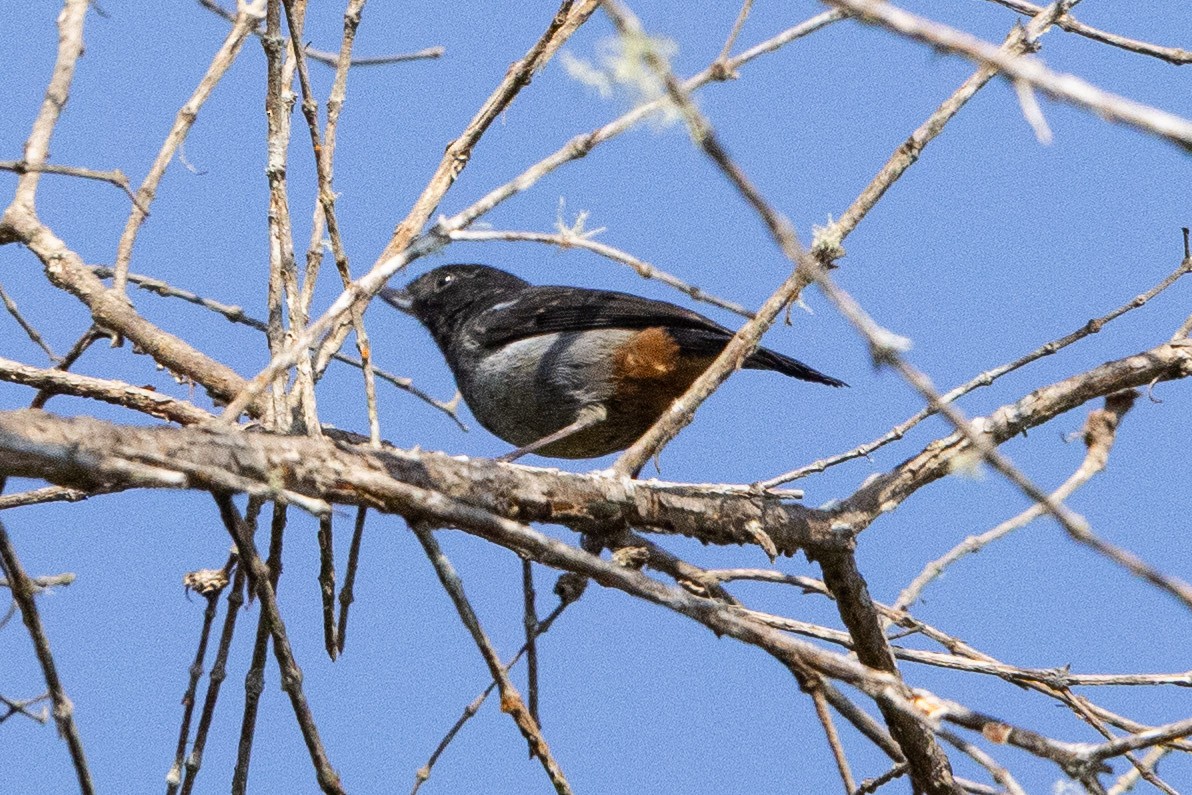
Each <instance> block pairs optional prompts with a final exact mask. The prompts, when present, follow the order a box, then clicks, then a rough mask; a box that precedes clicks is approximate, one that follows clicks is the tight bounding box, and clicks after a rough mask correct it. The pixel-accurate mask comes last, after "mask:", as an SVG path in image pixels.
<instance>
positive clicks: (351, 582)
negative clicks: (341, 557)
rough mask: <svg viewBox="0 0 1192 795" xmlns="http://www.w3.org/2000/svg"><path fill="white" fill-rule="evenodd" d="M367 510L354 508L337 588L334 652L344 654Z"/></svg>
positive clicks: (360, 507) (362, 507)
mask: <svg viewBox="0 0 1192 795" xmlns="http://www.w3.org/2000/svg"><path fill="white" fill-rule="evenodd" d="M367 516H368V508H366V507H365V506H363V505H361V506H359V507H357V508H356V522H355V525H354V527H353V528H352V545H351V546H350V547H349V548H348V568H347V570H345V571H344V584H343V585H341V586H340V588H339V624H338V625H336V629H335V642H336V651H337V652H338V653H339V654H343V653H344V644H345V643H346V642H347V641H346V639H347V637H348V609H349V608H350V607H351V606H352V602H353V601H355V585H356V570H357V568H359V566H360V544H361V542H362V541H363V540H364V520H365V518H366V517H367Z"/></svg>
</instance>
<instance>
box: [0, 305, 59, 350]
mask: <svg viewBox="0 0 1192 795" xmlns="http://www.w3.org/2000/svg"><path fill="white" fill-rule="evenodd" d="M0 301H3V302H4V308H5V309H7V310H8V314H10V315H12V317H13V319H14V320H16V322H17V325H19V326H20V327H21V328H22V329H23V330H24V332H25V335H26V336H28V337H29V339H30V340H32V341H33V344H34V345H36V346H37V347H39V348H41V349H42V351H44V352H45V355H46V356H48V357H50V361H51V362H53V363H54V364H60V363H61V362H62V357H61V356H59V355H58V354H56V353H54V351H53V349H52V348H50V344H49V343H48V342H46V341H45V338H44V337H42V336H41V332H39V331H38V330H37V329H36V328H35V327H34V326H33V324H32V323H30V322H29V321H28V320H26V319H25V317H24V315H22V314H21V310H20V309H18V308H17V304H16V301H13V300H12V297H11V296H10V295H9V294H8V293H7V292H5V290H4V288H3V287H0Z"/></svg>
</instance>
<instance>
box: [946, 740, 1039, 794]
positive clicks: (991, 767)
mask: <svg viewBox="0 0 1192 795" xmlns="http://www.w3.org/2000/svg"><path fill="white" fill-rule="evenodd" d="M936 734H938V735H939V736H940V737H941V738H943V740H944V741H945V742H947V743H948V744H949V745H951V746H953V747H954V748H957V749H958V750H960V751H961V752H962V753H964V754H966V755H968V757H969V758H970V759H972V760H973V761H974V762H976V763H977V764H978V765H980V766H981V767H983V768H985V769H986V770H988V771H989V775H990V776H992V777H993V780H994V781H996V782H997V783H999V784H1001V785H1002V786H1003V787H1005V788H1006V792H1007V793H1009V795H1026V790H1024V789H1023V788H1022V786H1021V785H1020V784H1019V783H1018V782H1017V781H1016V780H1015V779H1014V776H1012V775H1010V771H1009V770H1007V769H1006V768H1005V767H1003V766H1002V765H999V764H998V763H997V761H996V760H995V759H994V758H993V757H992V756H990V755H989V754H987V753H985V752H984V751H983V750H981V749H980V748H978V747H977V746H975V745H973V744H972V743H970V742H969V741H968V740H966V739H964V738H963V737H961V736H960V735H958V734H954V733H952V732H950V731H948V730H947V729H940V730H939V731H938V732H936Z"/></svg>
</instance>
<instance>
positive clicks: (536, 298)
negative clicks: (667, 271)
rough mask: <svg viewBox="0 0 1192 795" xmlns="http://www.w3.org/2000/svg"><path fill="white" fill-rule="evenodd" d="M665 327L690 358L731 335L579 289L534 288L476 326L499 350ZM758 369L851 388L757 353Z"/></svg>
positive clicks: (660, 308) (753, 363)
mask: <svg viewBox="0 0 1192 795" xmlns="http://www.w3.org/2000/svg"><path fill="white" fill-rule="evenodd" d="M658 326H661V327H663V328H666V329H667V330H668V331H669V332H670V333H671V336H672V337H674V339H675V341H676V342H677V343H678V344H679V347H680V349H681V350H682V351H683V352H684V353H686V354H688V355H691V356H716V355H717V354H719V353H720V351H721V350H723V349H724V346H725V345H726V344H727V343H728V341H729V339H730V338H731V337H732V336H733V332H732V331H730V330H728V329H727V328H725V327H724V326H721V325H720V324H719V323H716V322H715V321H713V320H710V319H708V318H706V317H704V316H703V315H701V314H698V313H696V312H692V311H691V310H690V309H684V308H683V307H681V306H676V305H675V304H671V303H667V302H666V301H655V300H653V299H651V298H642V297H641V296H637V295H631V294H629V293H619V292H614V291H612V290H589V289H584V288H580V287H554V286H548V287H532V288H529V289H527V290H525V291H524V292H522V293H521V294H520V295H519V296H518V297H517V298H515V299H513V300H512V301H511V302H505V303H500V304H497V305H496V306H494V307H492V308H491V309H489V310H488V311H486V312H484V313H482V314H481V315H480V316H479V317H477V318H476V320H475V321H473V324H472V329H471V331H473V332H475V333H476V335H477V339H478V340H479V341H480V343H481V345H483V346H485V347H497V346H500V345H504V344H506V343H509V342H513V341H515V340H519V339H525V338H527V337H536V336H539V335H541V334H554V333H562V332H576V331H591V330H594V329H604V328H619V329H644V328H653V327H658ZM745 366H746V367H748V368H750V369H755V370H775V371H777V372H780V373H783V374H784V375H788V376H791V377H792V378H799V379H802V380H804V381H814V382H817V383H821V384H828V385H829V386H847V385H846V384H845V383H844V382H843V381H840V380H838V379H836V378H833V377H831V376H829V375H824V374H823V373H821V372H819V371H818V370H816V369H814V368H813V367H810V366H808V365H806V364H804V363H803V362H800V361H798V360H797V359H792V358H790V357H789V356H784V355H783V354H781V353H778V352H776V351H772V350H769V349H768V348H759V349H758V350H757V351H755V352H754V353H753V355H752V356H750V357H749V358H748V359H747V360H746V361H745Z"/></svg>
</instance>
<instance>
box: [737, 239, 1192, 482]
mask: <svg viewBox="0 0 1192 795" xmlns="http://www.w3.org/2000/svg"><path fill="white" fill-rule="evenodd" d="M1188 273H1192V258H1185V259H1184V260H1183V261H1182V262H1180V265H1179V267H1178V268H1176V269H1175V270H1174V271H1172V272H1171V273H1169V274H1167V276H1165V277H1164V278H1163V280H1162V281H1160V282H1159V283H1158V284H1156V285H1155V286H1154V287H1152V288H1151V289H1150V290H1147V291H1146V292H1145V293H1142V294H1141V295H1137V296H1135V297H1134V298H1132V299H1130V300H1129V301H1127V302H1126V303H1124V304H1122V305H1121V306H1119V307H1118V308H1116V309H1114V310H1113V311H1112V312H1109V313H1108V314H1105V315H1102V316H1101V317H1098V318H1094V319H1093V320H1090V321H1088V322H1087V323H1085V324H1084V325H1082V326H1080V328H1078V329H1075V330H1073V331H1071V332H1069V333H1068V334H1066V335H1064V336H1063V337H1059V338H1058V339H1054V340H1051V341H1050V342H1048V343H1045V344H1044V345H1042V346H1040V347H1038V348H1036V349H1035V350H1033V351H1031V352H1030V353H1028V354H1026V355H1025V356H1021V357H1019V358H1018V359H1015V360H1014V361H1012V362H1008V363H1006V364H1003V365H1001V366H999V367H995V368H993V369H992V370H986V371H985V372H983V373H981V374H979V375H977V376H975V377H973V378H971V379H970V380H969V381H967V382H966V383H964V384H961V385H960V386H958V387H956V388H954V389H951V390H949V391H948V392H946V393H944V394H943V395H941V396H940V402H941V403H953V402H955V401H956V400H957V399H959V398H960V397H962V396H964V395H967V394H968V393H969V392H972V391H973V390H975V389H978V388H980V387H985V386H989V385H990V384H992V383H993V382H994V381H996V380H997V379H998V378H1001V377H1002V376H1003V375H1006V374H1007V373H1012V372H1014V371H1015V370H1017V369H1019V368H1021V367H1024V366H1026V365H1028V364H1030V363H1031V362H1034V361H1036V360H1038V359H1042V358H1043V357H1045V356H1050V355H1051V354H1053V353H1056V352H1057V351H1060V350H1062V349H1064V348H1066V347H1068V346H1069V345H1071V344H1072V343H1074V342H1079V341H1080V340H1082V339H1084V338H1085V337H1087V336H1089V335H1091V334H1096V333H1097V332H1099V331H1100V330H1101V329H1103V328H1104V327H1105V326H1106V324H1108V323H1110V322H1112V321H1114V320H1116V319H1117V318H1119V317H1121V316H1122V315H1124V314H1126V313H1127V312H1130V311H1132V310H1134V309H1138V308H1139V307H1141V306H1143V305H1145V304H1146V303H1147V302H1148V301H1150V300H1151V299H1152V298H1154V297H1155V296H1157V295H1159V293H1161V292H1163V291H1164V290H1166V289H1167V288H1168V287H1170V286H1171V285H1173V284H1175V283H1176V282H1177V281H1178V280H1179V279H1180V278H1181V277H1182V276H1184V275H1186V274H1188ZM936 413H938V412H937V411H936V410H935V408H934V407H932V406H930V405H928V406H924V407H923V408H922V409H920V410H919V411H918V412H916V413H915V414H914V415H913V416H911V417H909V418H908V419H906V420H904V421H903V422H900V423H899V424H898V425H895V426H894V427H893V428H892V429H891V430H889V431H887V432H886V433H885V434H883V435H882V436H880V437H879V438H877V439H874V440H873V441H872V442H868V443H866V444H863V445H860V446H859V447H855V448H853V449H852V450H849V451H848V452H846V453H841V454H839V455H835V456H832V457H830V458H821V459H820V460H818V461H815V462H813V463H811V464H807V465H806V466H802V467H799V468H798V469H792V470H791V471H789V472H784V473H782V474H781V475H776V476H774V477H772V478H770V479H769V480H763V481H761V482H759V483H758V484H757V486H758V488H762V489H770V488H773V487H775V486H779V485H781V484H783V483H789V482H791V481H792V480H798V479H799V478H802V477H806V476H807V475H811V474H815V473H817V472H823V471H824V470H825V469H828V468H829V467H833V466H836V465H837V464H842V463H844V462H845V461H851V460H853V459H855V458H862V457H866V456H868V455H869V454H870V453H872V452H874V451H875V450H877V449H878V448H880V447H884V446H885V445H887V444H889V443H890V442H893V441H897V440H898V439H901V438H902V437H903V436H904V435H906V432H907V431H909V430H910V429H911V428H913V427H915V426H916V425H918V424H919V423H920V422H922V421H923V420H925V419H927V418H928V417H931V416H934V415H935V414H936Z"/></svg>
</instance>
